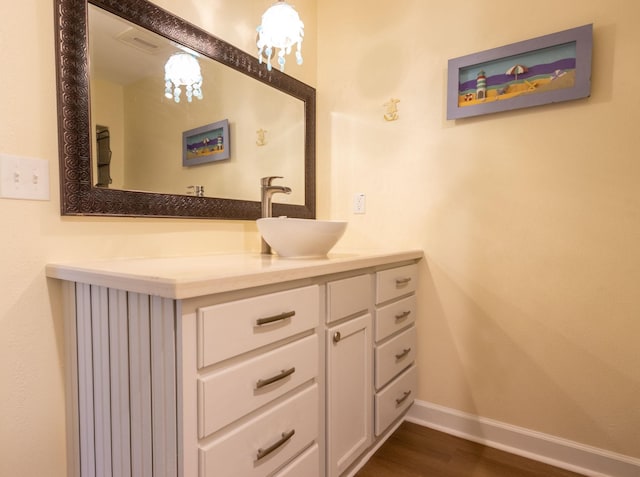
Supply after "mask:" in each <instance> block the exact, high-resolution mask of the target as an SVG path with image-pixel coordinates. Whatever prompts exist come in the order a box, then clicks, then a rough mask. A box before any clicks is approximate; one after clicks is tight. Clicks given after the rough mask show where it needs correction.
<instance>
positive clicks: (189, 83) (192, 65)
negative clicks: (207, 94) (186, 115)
mask: <svg viewBox="0 0 640 477" xmlns="http://www.w3.org/2000/svg"><path fill="white" fill-rule="evenodd" d="M164 81H165V90H164V95H165V97H166V98H167V99H171V98H173V100H174V101H175V102H176V103H179V102H180V94H181V93H182V88H181V86H184V87H185V94H186V96H187V101H189V102H191V101H192V100H193V97H194V96H195V97H196V98H198V99H202V73H201V71H200V64H199V63H198V60H197V59H196V58H195V57H194V56H193V55H190V54H189V53H175V54H174V55H171V57H169V59H168V60H167V63H166V64H165V65H164Z"/></svg>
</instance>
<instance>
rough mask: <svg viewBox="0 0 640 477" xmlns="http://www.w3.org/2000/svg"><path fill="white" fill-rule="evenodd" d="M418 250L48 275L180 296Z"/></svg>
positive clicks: (103, 264)
mask: <svg viewBox="0 0 640 477" xmlns="http://www.w3.org/2000/svg"><path fill="white" fill-rule="evenodd" d="M423 256H424V254H423V252H422V251H421V250H409V251H402V252H378V253H363V254H356V253H354V254H329V256H328V257H327V258H321V259H286V258H279V257H277V256H268V255H261V254H258V253H253V254H251V253H246V254H219V255H204V256H196V257H166V258H126V259H125V258H123V259H105V260H85V261H80V262H71V263H51V264H48V265H47V267H46V274H47V276H48V277H50V278H57V279H60V280H68V281H74V282H81V283H88V284H92V285H100V286H106V287H111V288H118V289H122V290H128V291H133V292H137V293H146V294H150V295H157V296H162V297H165V298H173V299H184V298H192V297H196V296H203V295H209V294H214V293H223V292H227V291H232V290H239V289H245V288H252V287H257V286H262V285H269V284H273V283H278V282H285V281H291V280H299V279H304V278H310V277H316V276H322V275H328V274H332V273H340V272H344V271H349V270H356V269H360V268H368V267H376V266H380V265H385V264H389V263H394V262H402V261H411V260H419V259H421V258H422V257H423Z"/></svg>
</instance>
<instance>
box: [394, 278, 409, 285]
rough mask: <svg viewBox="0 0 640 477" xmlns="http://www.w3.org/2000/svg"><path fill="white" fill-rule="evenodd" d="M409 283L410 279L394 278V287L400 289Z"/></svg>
mask: <svg viewBox="0 0 640 477" xmlns="http://www.w3.org/2000/svg"><path fill="white" fill-rule="evenodd" d="M410 281H411V277H407V278H396V287H402V286H404V285H406V284H408V283H409V282H410Z"/></svg>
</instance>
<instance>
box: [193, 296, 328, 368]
mask: <svg viewBox="0 0 640 477" xmlns="http://www.w3.org/2000/svg"><path fill="white" fill-rule="evenodd" d="M319 310H320V294H319V288H318V285H312V286H309V287H304V288H296V289H293V290H287V291H283V292H279V293H272V294H269V295H261V296H257V297H252V298H247V299H245V300H238V301H233V302H229V303H223V304H220V305H213V306H209V307H204V308H200V309H199V310H198V367H199V368H202V367H205V366H209V365H211V364H214V363H217V362H218V361H222V360H224V359H227V358H231V357H232V356H236V355H238V354H241V353H244V352H246V351H250V350H252V349H255V348H259V347H261V346H264V345H267V344H269V343H273V342H275V341H278V340H281V339H283V338H287V337H289V336H293V335H295V334H296V333H300V332H303V331H306V330H309V329H312V328H314V327H316V326H317V325H318V323H319V315H320V311H319Z"/></svg>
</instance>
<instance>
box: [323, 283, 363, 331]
mask: <svg viewBox="0 0 640 477" xmlns="http://www.w3.org/2000/svg"><path fill="white" fill-rule="evenodd" d="M371 279H372V276H371V275H359V276H357V277H352V278H345V279H343V280H336V281H333V282H329V283H327V310H328V313H327V323H331V322H333V321H336V320H339V319H341V318H345V317H347V316H350V315H355V314H356V313H360V312H366V311H367V310H368V309H369V304H370V303H371Z"/></svg>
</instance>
